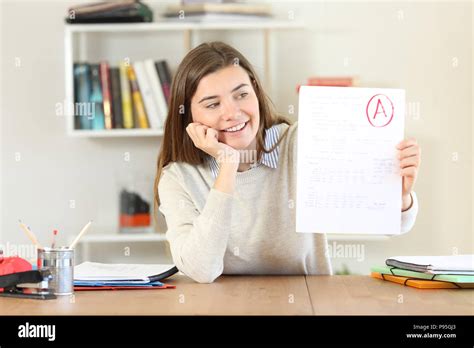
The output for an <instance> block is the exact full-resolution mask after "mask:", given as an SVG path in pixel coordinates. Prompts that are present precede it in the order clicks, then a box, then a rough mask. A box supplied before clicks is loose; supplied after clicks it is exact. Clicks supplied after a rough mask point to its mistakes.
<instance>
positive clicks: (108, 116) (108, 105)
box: [99, 61, 114, 129]
mask: <svg viewBox="0 0 474 348" xmlns="http://www.w3.org/2000/svg"><path fill="white" fill-rule="evenodd" d="M99 70H100V82H101V85H102V98H103V106H104V123H105V128H106V129H112V128H114V126H113V115H112V95H111V91H110V72H109V63H108V62H106V61H102V62H100V64H99Z"/></svg>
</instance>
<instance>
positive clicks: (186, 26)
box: [66, 20, 304, 33]
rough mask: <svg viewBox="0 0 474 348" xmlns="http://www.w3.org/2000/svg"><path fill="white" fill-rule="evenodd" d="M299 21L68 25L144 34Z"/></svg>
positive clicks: (294, 25)
mask: <svg viewBox="0 0 474 348" xmlns="http://www.w3.org/2000/svg"><path fill="white" fill-rule="evenodd" d="M303 27H304V24H303V22H301V21H288V20H262V21H260V22H249V21H240V22H237V21H235V22H231V21H230V22H184V21H183V22H180V23H177V22H174V21H173V22H171V21H170V22H166V21H162V22H151V23H107V24H68V25H66V30H69V31H70V32H71V33H87V32H132V31H138V32H144V31H162V30H234V29H239V30H240V29H242V30H253V29H280V28H281V29H291V28H295V29H298V28H303Z"/></svg>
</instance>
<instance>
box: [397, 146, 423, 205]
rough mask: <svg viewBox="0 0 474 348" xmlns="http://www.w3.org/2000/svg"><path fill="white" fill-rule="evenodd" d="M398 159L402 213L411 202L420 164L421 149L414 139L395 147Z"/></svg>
mask: <svg viewBox="0 0 474 348" xmlns="http://www.w3.org/2000/svg"><path fill="white" fill-rule="evenodd" d="M397 149H398V158H399V159H400V169H401V172H400V175H402V211H404V210H407V209H408V208H409V207H410V206H411V204H412V202H411V198H410V192H411V191H413V187H414V186H415V182H416V178H417V175H418V169H419V167H420V163H421V148H420V146H419V145H418V143H417V142H416V139H415V138H411V139H406V140H403V141H401V142H400V143H399V144H398V145H397Z"/></svg>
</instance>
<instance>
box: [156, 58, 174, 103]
mask: <svg viewBox="0 0 474 348" xmlns="http://www.w3.org/2000/svg"><path fill="white" fill-rule="evenodd" d="M155 68H156V72H157V73H158V77H159V79H160V83H161V87H162V89H163V94H164V96H165V100H166V105H167V106H168V105H169V103H170V97H171V72H170V69H169V67H168V63H167V62H166V60H160V61H158V62H156V63H155Z"/></svg>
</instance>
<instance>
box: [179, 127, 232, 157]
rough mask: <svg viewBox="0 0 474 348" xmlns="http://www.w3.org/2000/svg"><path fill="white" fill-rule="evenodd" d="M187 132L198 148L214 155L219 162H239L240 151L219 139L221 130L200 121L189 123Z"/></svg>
mask: <svg viewBox="0 0 474 348" xmlns="http://www.w3.org/2000/svg"><path fill="white" fill-rule="evenodd" d="M186 132H187V133H188V135H189V137H190V138H191V140H192V141H193V143H194V146H196V147H197V148H198V149H201V150H202V151H204V152H205V153H207V154H208V155H211V156H212V157H214V158H215V159H216V160H217V161H218V162H219V163H224V162H232V163H236V164H238V163H239V160H240V154H239V151H237V150H235V149H234V148H233V147H231V146H229V145H227V144H224V143H221V142H219V141H218V135H219V132H218V131H217V130H215V129H214V128H211V127H208V126H206V125H203V124H202V123H199V122H193V123H190V124H188V126H187V127H186Z"/></svg>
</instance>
